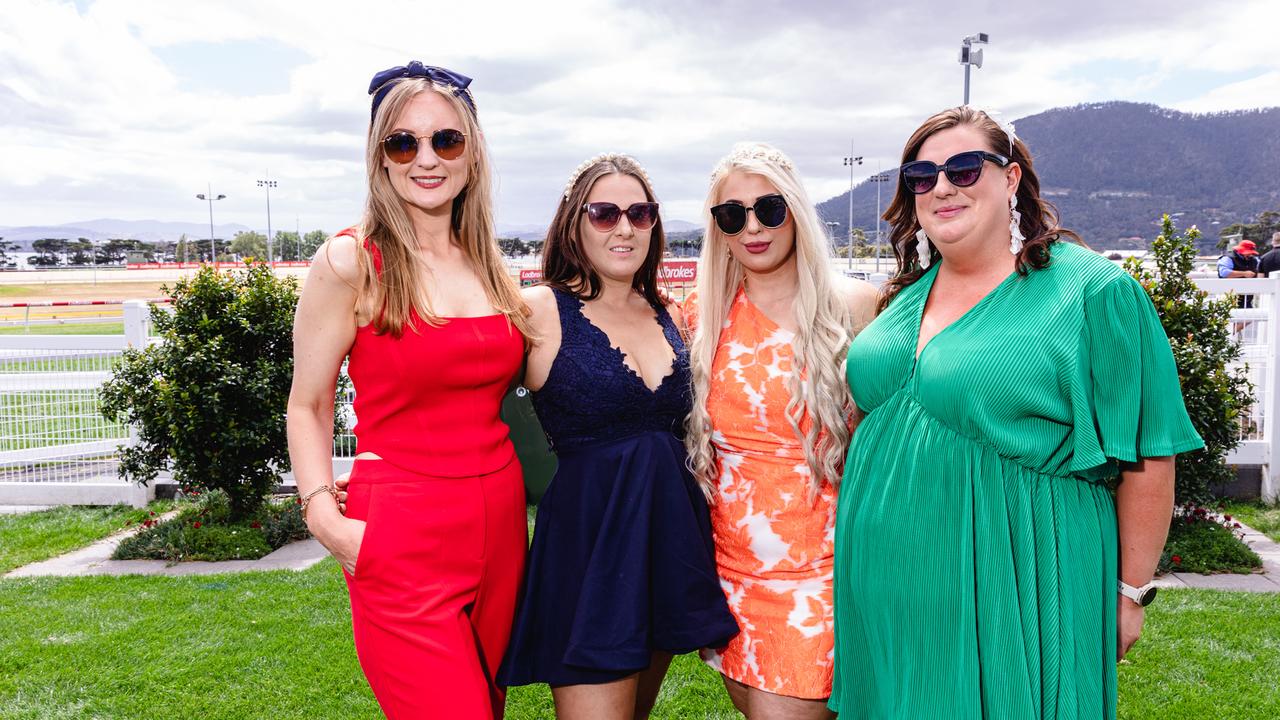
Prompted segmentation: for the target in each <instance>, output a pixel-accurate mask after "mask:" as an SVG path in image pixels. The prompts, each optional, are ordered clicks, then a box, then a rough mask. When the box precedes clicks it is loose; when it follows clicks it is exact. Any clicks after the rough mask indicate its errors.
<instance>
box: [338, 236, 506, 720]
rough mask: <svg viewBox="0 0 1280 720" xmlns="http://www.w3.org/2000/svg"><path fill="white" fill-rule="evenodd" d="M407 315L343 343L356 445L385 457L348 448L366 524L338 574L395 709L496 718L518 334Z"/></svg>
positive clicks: (370, 668) (499, 318)
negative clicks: (352, 565)
mask: <svg viewBox="0 0 1280 720" xmlns="http://www.w3.org/2000/svg"><path fill="white" fill-rule="evenodd" d="M344 233H346V234H350V231H344ZM367 247H369V249H370V252H371V254H372V255H373V259H374V264H375V267H376V268H378V269H379V270H381V256H380V253H379V252H378V251H377V248H376V247H374V246H373V245H372V244H368V245H367ZM413 319H414V321H415V326H416V332H415V330H414V329H412V328H410V327H408V326H406V327H405V331H404V333H403V334H402V336H401V337H400V338H398V339H397V338H394V337H392V336H391V335H390V334H381V335H379V334H376V333H374V331H373V328H372V327H362V328H359V329H358V330H357V332H356V339H355V342H354V343H353V344H352V346H351V352H350V360H349V364H348V372H349V374H350V376H351V381H352V384H353V385H354V386H355V391H356V396H355V408H354V409H355V415H356V426H355V435H356V443H357V451H358V452H372V453H375V454H377V455H379V456H380V457H381V458H382V459H380V460H364V459H361V460H357V461H356V463H355V465H354V467H353V468H352V471H351V484H350V486H349V487H348V499H347V516H348V517H351V518H356V519H359V520H364V521H365V522H366V523H367V525H366V526H365V532H364V539H363V541H362V543H361V546H360V553H359V556H358V557H357V558H356V569H355V574H354V575H350V574H346V580H347V588H348V590H349V591H350V594H351V624H352V629H353V633H354V635H355V645H356V654H357V655H358V657H359V659H360V666H361V667H362V668H363V669H364V673H365V677H367V678H368V680H369V686H370V687H371V688H372V689H373V693H374V695H375V696H376V697H377V699H378V703H379V705H381V707H382V711H383V712H384V713H386V715H387V717H388V718H391V720H403V719H405V718H459V719H469V718H501V717H502V710H503V702H504V699H503V693H502V690H501V689H500V688H499V687H498V686H497V685H496V684H495V683H494V676H495V674H496V673H497V670H498V666H499V664H500V663H501V662H502V656H503V654H504V653H505V652H506V649H507V641H508V637H509V634H510V631H511V623H512V619H513V617H514V615H515V606H516V599H517V595H518V593H519V586H520V581H521V578H522V573H523V570H524V558H525V548H526V546H527V525H526V515H525V497H524V482H523V478H522V476H521V472H520V462H519V461H518V460H517V459H516V457H515V450H514V448H513V447H512V445H511V441H510V440H509V439H508V437H507V426H506V425H505V424H504V423H503V422H502V420H501V419H500V418H499V416H498V411H499V408H500V407H501V403H502V397H503V395H504V394H505V393H506V390H507V388H508V386H509V384H510V382H511V380H512V379H513V378H514V377H515V375H516V373H517V372H518V371H519V369H520V365H521V362H522V359H523V354H524V341H523V338H522V336H521V334H520V332H519V331H518V330H516V329H515V328H514V327H513V326H512V325H510V323H508V321H507V319H506V317H505V316H503V315H488V316H484V317H472V318H447V319H445V323H444V324H443V325H441V326H439V327H432V326H430V325H428V324H426V323H425V322H423V321H421V320H419V319H418V318H417V316H416V315H415V316H413ZM344 574H345V573H344Z"/></svg>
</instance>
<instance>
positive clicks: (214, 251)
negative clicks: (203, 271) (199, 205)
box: [196, 185, 227, 263]
mask: <svg viewBox="0 0 1280 720" xmlns="http://www.w3.org/2000/svg"><path fill="white" fill-rule="evenodd" d="M208 187H209V194H208V195H205V194H204V193H200V194H199V195H196V197H198V198H200V199H201V200H208V201H209V262H212V263H216V262H218V246H217V243H216V241H215V240H214V239H213V201H214V200H225V199H226V198H227V196H226V195H223V194H221V193H219V194H218V196H217V197H214V196H213V185H209V186H208Z"/></svg>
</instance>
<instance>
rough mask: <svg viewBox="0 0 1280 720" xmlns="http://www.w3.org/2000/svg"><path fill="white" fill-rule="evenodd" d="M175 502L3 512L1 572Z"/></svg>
mask: <svg viewBox="0 0 1280 720" xmlns="http://www.w3.org/2000/svg"><path fill="white" fill-rule="evenodd" d="M172 507H173V502H172V501H168V500H158V501H156V502H153V503H151V505H150V506H149V507H147V508H146V509H144V510H136V509H134V508H131V507H129V506H127V505H111V506H104V507H80V506H62V507H55V508H50V509H48V510H41V511H39V512H33V513H23V514H21V515H0V574H4V573H7V572H9V571H10V570H13V569H14V568H18V567H22V566H23V565H26V564H28V563H33V562H39V561H41V560H48V559H49V558H52V557H56V556H58V555H61V554H63V553H65V552H70V551H72V550H75V549H78V548H82V547H84V546H85V545H89V544H90V543H93V542H96V541H98V540H101V539H102V538H105V537H107V536H109V535H111V534H112V533H115V532H118V531H120V530H124V529H125V523H126V522H127V521H129V520H132V521H133V522H134V523H135V524H136V523H137V522H139V521H141V520H143V519H144V518H146V517H149V515H148V513H149V512H152V511H154V512H155V513H156V514H160V513H163V512H165V511H167V510H169V509H170V508H172Z"/></svg>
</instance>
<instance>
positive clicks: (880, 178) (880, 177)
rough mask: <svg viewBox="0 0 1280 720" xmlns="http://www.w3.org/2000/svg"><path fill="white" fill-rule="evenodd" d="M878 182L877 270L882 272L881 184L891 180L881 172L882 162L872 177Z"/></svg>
mask: <svg viewBox="0 0 1280 720" xmlns="http://www.w3.org/2000/svg"><path fill="white" fill-rule="evenodd" d="M871 182H873V183H875V184H876V272H880V186H881V185H884V184H885V183H887V182H889V176H888V174H886V173H882V172H880V163H878V162H877V163H876V174H875V175H873V176H872V177H871Z"/></svg>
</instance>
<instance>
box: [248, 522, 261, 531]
mask: <svg viewBox="0 0 1280 720" xmlns="http://www.w3.org/2000/svg"><path fill="white" fill-rule="evenodd" d="M249 527H251V528H253V529H254V530H257V529H258V528H260V527H262V523H260V522H258V521H257V520H254V521H253V522H251V523H249Z"/></svg>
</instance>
